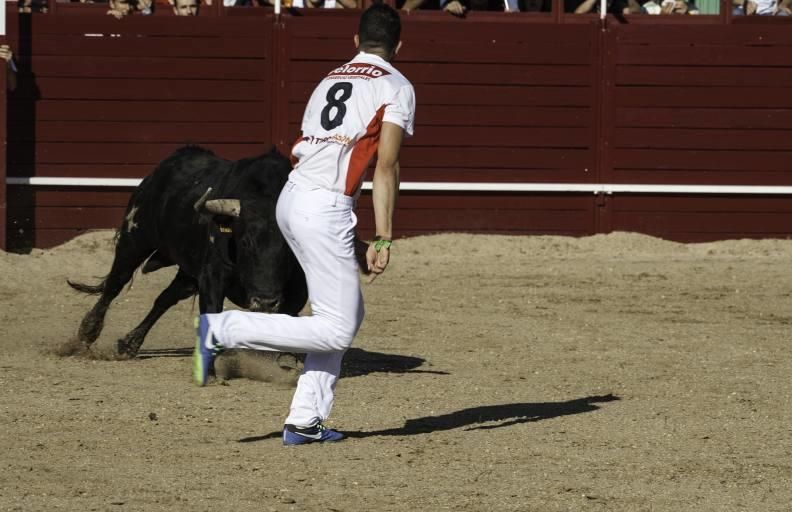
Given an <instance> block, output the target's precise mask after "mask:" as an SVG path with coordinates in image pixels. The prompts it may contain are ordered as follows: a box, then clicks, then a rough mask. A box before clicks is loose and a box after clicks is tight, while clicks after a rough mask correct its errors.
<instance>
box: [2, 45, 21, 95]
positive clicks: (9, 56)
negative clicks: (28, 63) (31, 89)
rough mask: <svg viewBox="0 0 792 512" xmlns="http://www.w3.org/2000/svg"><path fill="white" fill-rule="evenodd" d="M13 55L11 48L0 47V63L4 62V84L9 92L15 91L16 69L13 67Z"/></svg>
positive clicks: (6, 46)
mask: <svg viewBox="0 0 792 512" xmlns="http://www.w3.org/2000/svg"><path fill="white" fill-rule="evenodd" d="M13 59H14V54H13V53H12V52H11V48H10V47H9V46H8V45H7V44H4V45H0V62H2V61H5V64H4V65H5V67H6V84H7V89H8V90H9V91H13V90H14V89H16V85H17V82H16V68H15V67H14V60H13Z"/></svg>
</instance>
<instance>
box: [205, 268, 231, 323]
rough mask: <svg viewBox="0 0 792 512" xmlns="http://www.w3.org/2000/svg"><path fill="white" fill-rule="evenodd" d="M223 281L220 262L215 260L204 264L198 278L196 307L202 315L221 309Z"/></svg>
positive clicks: (223, 272) (223, 290)
mask: <svg viewBox="0 0 792 512" xmlns="http://www.w3.org/2000/svg"><path fill="white" fill-rule="evenodd" d="M225 281H226V275H225V271H224V270H223V264H222V262H220V261H215V262H209V263H206V264H205V265H204V267H203V271H202V272H201V276H200V277H199V279H198V309H199V310H200V311H201V314H202V315H203V314H206V313H220V312H221V311H223V301H224V300H225Z"/></svg>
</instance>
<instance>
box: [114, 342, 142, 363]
mask: <svg viewBox="0 0 792 512" xmlns="http://www.w3.org/2000/svg"><path fill="white" fill-rule="evenodd" d="M139 350H140V344H138V343H134V342H130V341H129V340H127V339H121V340H118V342H116V354H117V355H118V359H120V360H126V359H134V358H135V357H136V356H137V354H138V351H139Z"/></svg>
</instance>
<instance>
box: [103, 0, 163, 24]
mask: <svg viewBox="0 0 792 512" xmlns="http://www.w3.org/2000/svg"><path fill="white" fill-rule="evenodd" d="M109 6H110V10H109V11H107V14H109V15H110V16H113V17H115V18H116V19H118V20H120V19H121V18H123V17H124V16H128V15H130V14H132V13H133V12H135V11H140V13H141V14H143V15H148V14H152V13H153V12H154V1H153V0H110V2H109Z"/></svg>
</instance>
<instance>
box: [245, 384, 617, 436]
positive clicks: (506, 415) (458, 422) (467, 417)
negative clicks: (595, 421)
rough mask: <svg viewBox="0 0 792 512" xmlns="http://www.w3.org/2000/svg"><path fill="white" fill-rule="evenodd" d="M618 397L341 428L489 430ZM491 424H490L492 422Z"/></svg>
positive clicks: (394, 432)
mask: <svg viewBox="0 0 792 512" xmlns="http://www.w3.org/2000/svg"><path fill="white" fill-rule="evenodd" d="M616 400H621V399H620V398H619V397H618V396H616V395H613V394H607V395H598V396H587V397H584V398H577V399H575V400H567V401H565V402H536V403H532V402H526V403H518V404H501V405H485V406H480V407H471V408H468V409H462V410H459V411H456V412H452V413H448V414H443V415H440V416H423V417H421V418H415V419H411V420H407V421H406V422H405V423H404V426H402V427H398V428H390V429H384V430H371V431H368V432H366V431H351V432H350V431H344V434H346V435H347V436H348V437H351V438H364V437H372V436H414V435H418V434H429V433H432V432H440V431H443V430H453V429H457V428H464V427H467V428H464V430H466V431H468V430H491V429H495V428H502V427H509V426H512V425H518V424H520V423H530V422H534V421H541V420H547V419H551V418H558V417H560V416H568V415H570V414H581V413H586V412H592V411H596V410H597V409H599V408H600V406H598V405H595V404H598V403H604V402H613V401H616ZM493 423H494V424H493ZM280 436H281V432H271V433H269V434H265V435H263V436H252V437H245V438H242V439H240V440H239V442H240V443H252V442H255V441H263V440H265V439H272V438H278V437H280Z"/></svg>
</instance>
